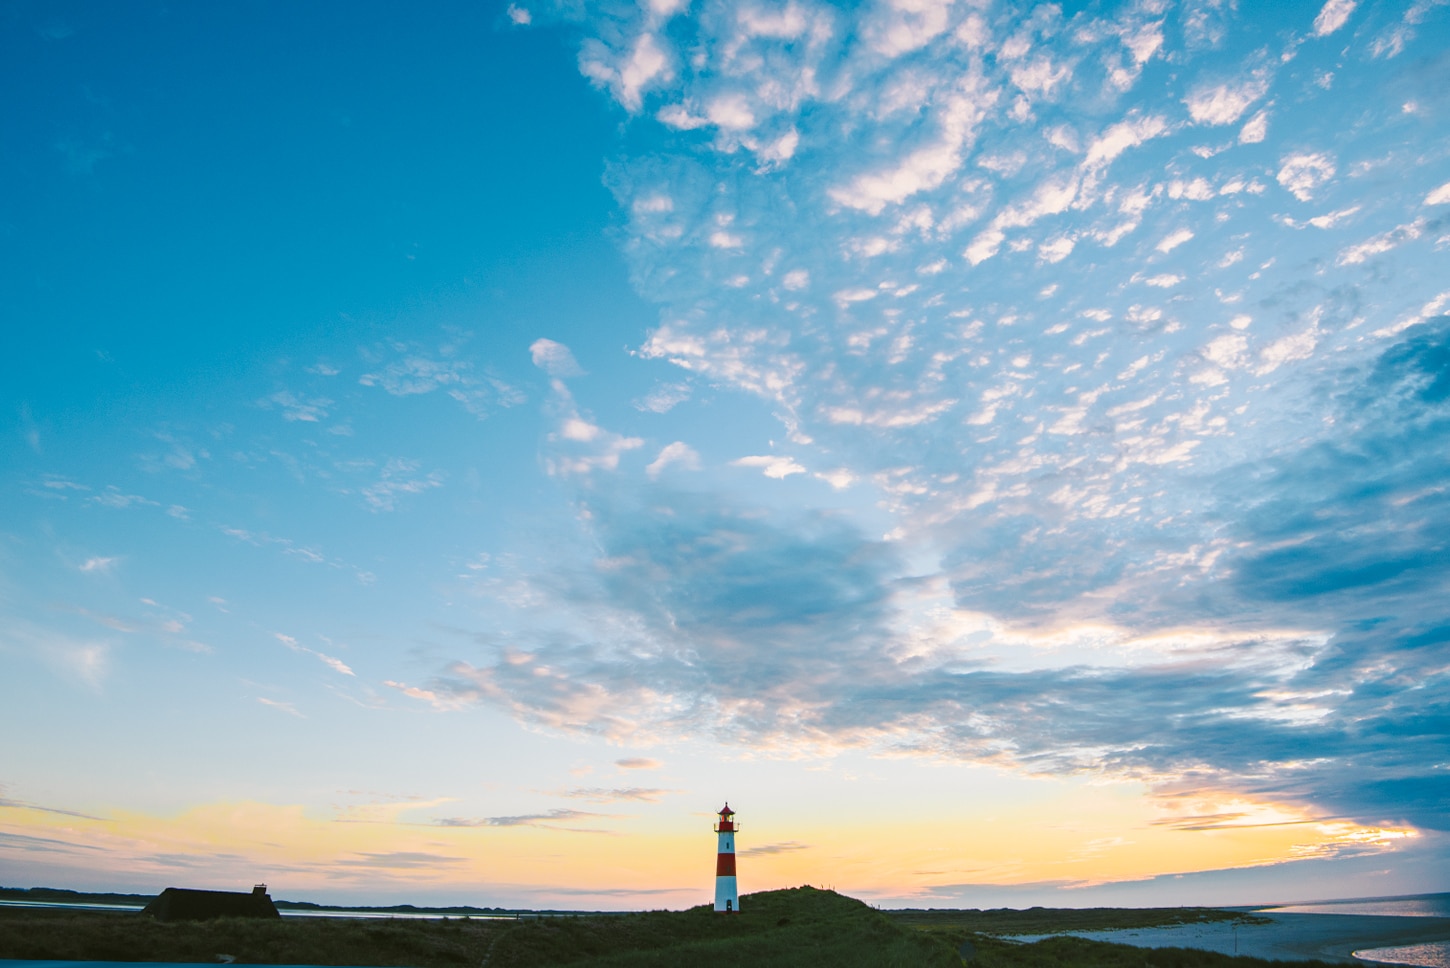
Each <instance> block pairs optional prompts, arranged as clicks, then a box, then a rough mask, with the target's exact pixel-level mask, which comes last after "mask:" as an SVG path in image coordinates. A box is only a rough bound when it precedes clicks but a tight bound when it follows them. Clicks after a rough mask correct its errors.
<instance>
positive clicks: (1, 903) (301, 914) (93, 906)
mask: <svg viewBox="0 0 1450 968" xmlns="http://www.w3.org/2000/svg"><path fill="white" fill-rule="evenodd" d="M0 907H12V908H46V909H49V910H65V911H140V910H141V909H142V908H144V907H145V905H144V904H99V903H90V902H87V901H11V900H5V899H0ZM278 912H279V913H280V914H281V915H282V917H284V918H403V919H415V918H416V919H419V920H424V921H438V920H441V919H443V918H462V917H468V918H473V919H475V920H478V921H516V920H518V916H517V915H514V914H466V915H465V914H440V913H436V912H433V911H349V910H332V909H326V910H318V909H316V908H307V909H305V910H300V911H299V910H296V909H293V908H278Z"/></svg>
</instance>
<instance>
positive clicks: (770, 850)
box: [740, 840, 811, 857]
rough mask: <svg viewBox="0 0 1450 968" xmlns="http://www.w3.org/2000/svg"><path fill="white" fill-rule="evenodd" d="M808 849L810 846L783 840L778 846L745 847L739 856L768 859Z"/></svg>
mask: <svg viewBox="0 0 1450 968" xmlns="http://www.w3.org/2000/svg"><path fill="white" fill-rule="evenodd" d="M810 849H811V845H810V844H803V843H800V842H799V841H795V840H785V841H781V842H780V843H778V844H761V845H760V846H758V847H746V848H745V849H744V850H742V851H741V852H740V854H741V856H742V857H769V856H771V855H773V854H790V853H794V852H795V851H798V850H810Z"/></svg>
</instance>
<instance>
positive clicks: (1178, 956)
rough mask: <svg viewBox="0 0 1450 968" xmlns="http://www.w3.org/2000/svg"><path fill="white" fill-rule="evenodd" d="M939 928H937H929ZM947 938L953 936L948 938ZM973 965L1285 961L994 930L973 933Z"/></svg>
mask: <svg viewBox="0 0 1450 968" xmlns="http://www.w3.org/2000/svg"><path fill="white" fill-rule="evenodd" d="M928 933H936V932H930V931H929V932H928ZM944 940H949V938H944ZM970 940H971V943H972V944H973V946H974V947H975V948H976V952H975V957H974V958H973V959H972V961H971V964H972V966H973V968H1049V966H1052V968H1123V966H1125V965H1131V966H1133V968H1138V966H1140V965H1141V966H1142V968H1284V966H1285V963H1284V962H1282V961H1266V960H1264V959H1262V958H1245V957H1236V956H1234V955H1222V954H1219V953H1218V952H1216V951H1199V950H1197V949H1194V948H1134V947H1131V946H1129V945H1121V944H1109V943H1108V942H1106V941H1089V940H1088V939H1086V938H1073V937H1059V938H1046V939H1044V940H1042V941H1038V942H1035V943H1033V944H1013V943H1012V942H1010V941H1004V940H1003V939H1001V938H996V937H993V936H991V935H973V936H971V938H970ZM1290 964H1291V965H1292V966H1293V968H1330V964H1329V962H1324V961H1294V962H1290Z"/></svg>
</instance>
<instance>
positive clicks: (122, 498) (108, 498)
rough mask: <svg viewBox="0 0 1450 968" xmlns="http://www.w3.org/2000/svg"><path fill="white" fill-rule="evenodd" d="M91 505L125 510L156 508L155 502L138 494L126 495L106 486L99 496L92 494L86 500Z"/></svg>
mask: <svg viewBox="0 0 1450 968" xmlns="http://www.w3.org/2000/svg"><path fill="white" fill-rule="evenodd" d="M87 501H89V503H91V504H99V505H101V506H102V507H108V508H116V509H117V510H125V509H126V508H133V507H156V506H157V502H155V501H152V500H150V499H149V498H145V497H142V496H141V495H139V494H126V493H124V492H122V491H121V489H120V488H118V487H116V486H114V485H107V486H106V489H105V490H103V491H101V492H100V493H99V494H93V495H92V496H91V497H89V498H87Z"/></svg>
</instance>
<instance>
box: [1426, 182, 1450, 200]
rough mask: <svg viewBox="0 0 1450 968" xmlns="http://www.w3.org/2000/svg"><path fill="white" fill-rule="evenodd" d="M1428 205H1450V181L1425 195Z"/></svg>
mask: <svg viewBox="0 0 1450 968" xmlns="http://www.w3.org/2000/svg"><path fill="white" fill-rule="evenodd" d="M1425 204H1426V205H1450V182H1446V183H1445V184H1443V185H1441V186H1440V187H1439V188H1437V189H1435V190H1434V191H1433V192H1431V193H1430V194H1428V195H1426V196H1425Z"/></svg>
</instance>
